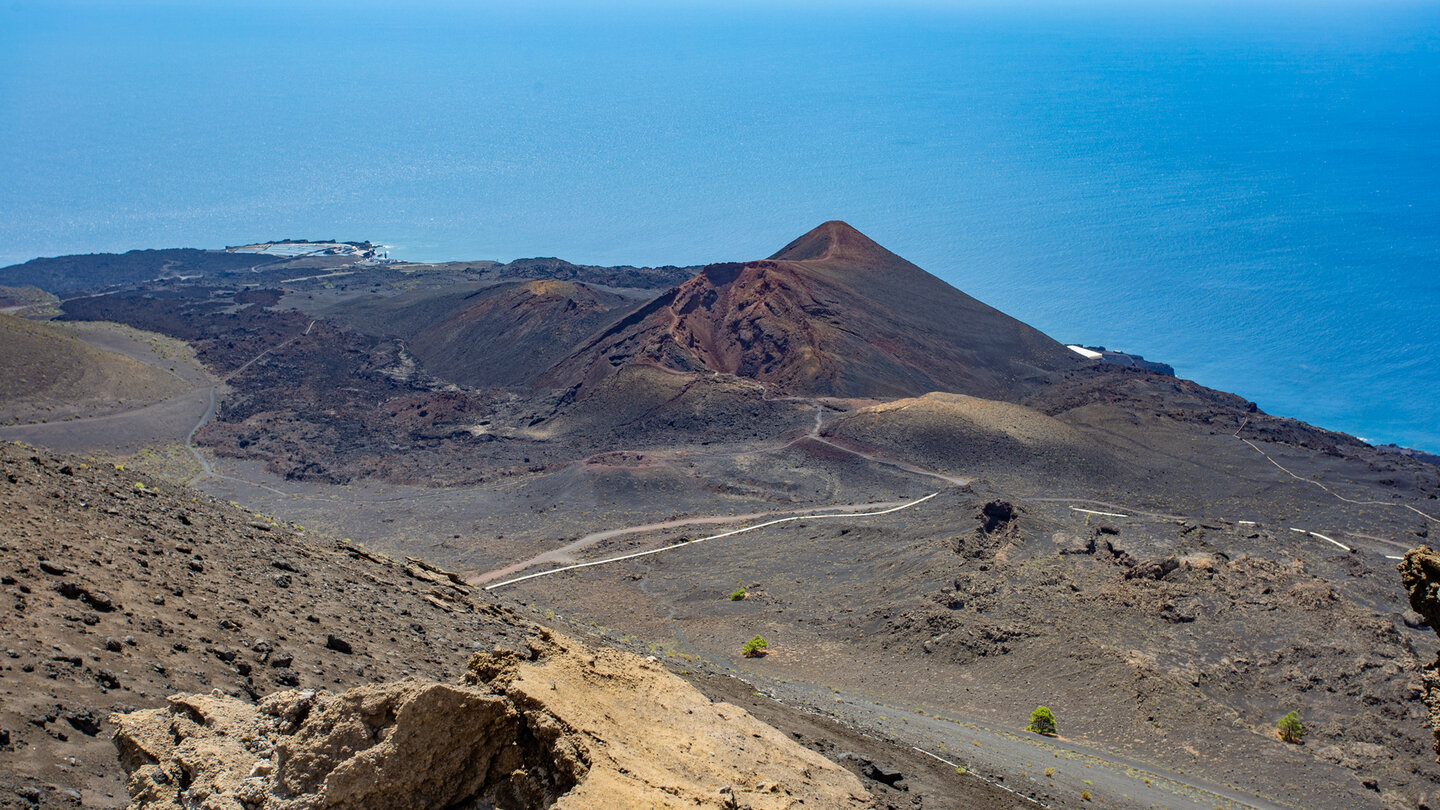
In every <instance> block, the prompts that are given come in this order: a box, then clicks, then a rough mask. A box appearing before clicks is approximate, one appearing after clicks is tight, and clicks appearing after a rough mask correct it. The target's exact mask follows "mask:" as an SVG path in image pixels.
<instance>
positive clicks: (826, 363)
mask: <svg viewBox="0 0 1440 810" xmlns="http://www.w3.org/2000/svg"><path fill="white" fill-rule="evenodd" d="M635 362H648V363H654V364H657V365H660V366H663V367H665V368H669V369H672V370H675V371H682V372H692V371H709V372H722V373H729V374H736V375H739V376H743V377H749V378H752V379H755V380H758V381H761V382H764V383H767V384H773V385H775V386H776V387H777V388H779V389H781V390H784V391H786V392H790V393H797V394H810V395H823V396H846V397H885V396H914V395H917V394H923V393H926V392H929V391H950V392H955V393H965V394H971V395H974V396H983V397H987V398H991V399H1006V400H1014V399H1017V398H1019V397H1020V396H1021V395H1023V393H1024V392H1026V391H1028V390H1030V389H1032V388H1034V387H1035V386H1036V385H1038V384H1039V383H1041V382H1042V381H1044V380H1045V379H1046V378H1047V376H1048V375H1049V374H1051V373H1052V372H1055V371H1059V370H1064V369H1070V368H1075V367H1077V366H1078V365H1080V364H1081V362H1082V361H1081V360H1080V359H1079V358H1078V357H1077V356H1076V355H1075V354H1074V353H1073V352H1071V351H1069V350H1068V349H1066V348H1065V347H1064V346H1062V345H1061V344H1059V343H1057V342H1056V341H1054V340H1052V339H1050V338H1048V337H1046V336H1045V335H1044V334H1042V333H1040V332H1039V331H1037V330H1035V329H1033V328H1031V327H1029V326H1026V325H1025V324H1023V323H1021V322H1019V321H1017V320H1015V319H1014V318H1011V317H1009V316H1008V315H1005V314H1004V313H1001V312H999V311H998V310H995V309H993V308H991V307H988V306H986V305H985V304H982V303H980V302H979V301H976V300H975V299H974V298H971V297H970V296H968V295H965V294H964V293H962V292H960V291H959V290H957V289H955V288H954V287H951V286H950V285H948V284H946V283H945V282H943V281H941V280H940V279H938V278H936V277H934V276H932V275H930V274H929V273H926V272H925V271H924V270H921V269H920V268H919V267H916V266H915V265H913V264H911V263H910V262H907V261H905V260H904V259H902V258H900V257H899V256H896V255H895V254H893V253H890V252H889V251H887V250H885V249H884V248H882V247H880V246H879V245H878V244H876V243H875V242H873V241H871V240H870V239H869V238H867V237H866V236H864V235H863V234H861V233H860V232H859V231H856V230H855V229H854V228H852V227H850V226H849V225H846V224H845V223H843V222H827V223H825V224H823V225H821V226H820V227H818V228H816V229H814V230H813V231H811V232H809V233H807V234H805V235H804V236H802V237H800V238H799V239H797V240H795V241H794V242H792V243H790V244H789V245H787V246H786V247H785V248H783V249H782V250H780V252H778V253H776V254H775V255H774V256H771V257H770V258H769V259H766V260H763V261H757V262H749V263H745V264H717V265H711V266H709V267H707V268H705V270H704V271H703V272H701V273H700V274H699V275H697V276H695V277H694V278H691V279H690V280H688V281H686V282H685V283H684V284H681V285H680V286H679V287H677V288H675V289H673V290H671V291H669V292H667V293H665V294H664V295H662V296H660V297H659V298H656V299H655V300H653V301H651V302H650V303H649V304H647V305H646V306H645V307H644V308H642V309H640V310H638V311H636V312H635V313H633V314H631V315H629V316H627V317H626V318H624V319H622V320H620V321H618V322H616V323H615V324H614V325H613V326H611V327H610V328H609V329H607V330H606V331H605V332H604V333H602V334H600V335H599V336H597V337H596V338H595V339H594V340H593V341H591V342H590V343H589V344H587V345H585V346H583V347H582V348H581V349H580V350H579V351H577V352H575V354H573V355H572V356H571V357H569V358H567V359H566V360H565V361H563V362H562V363H560V364H558V365H557V366H556V367H555V368H554V369H552V370H551V372H550V373H549V374H548V375H547V377H546V381H547V382H550V383H553V384H555V385H559V386H578V385H580V384H581V383H583V382H587V381H588V382H594V381H595V380H596V378H597V375H599V376H603V375H605V374H608V373H609V372H608V371H607V369H608V368H614V367H618V366H620V365H623V364H627V363H635Z"/></svg>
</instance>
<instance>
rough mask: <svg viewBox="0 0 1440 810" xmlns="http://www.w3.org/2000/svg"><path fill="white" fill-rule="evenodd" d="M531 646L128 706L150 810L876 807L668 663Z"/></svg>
mask: <svg viewBox="0 0 1440 810" xmlns="http://www.w3.org/2000/svg"><path fill="white" fill-rule="evenodd" d="M528 646H529V652H528V655H527V654H522V653H517V652H513V651H508V652H496V653H492V654H477V655H476V656H474V657H473V658H472V660H471V664H470V671H469V674H468V675H467V676H466V678H465V683H463V684H459V685H449V684H442V683H436V682H433V681H419V680H406V681H400V682H398V683H391V684H384V685H375V686H362V687H357V688H355V689H351V690H349V691H346V692H343V693H341V694H338V695H332V694H329V693H327V692H315V691H308V690H307V691H289V692H281V693H277V694H275V695H272V696H270V697H269V698H266V699H265V700H264V701H262V702H261V703H260V704H259V705H258V706H255V705H251V704H249V703H246V702H244V701H242V700H239V699H236V698H230V697H226V696H224V695H222V694H220V693H218V692H217V693H212V694H211V695H177V696H175V697H172V698H170V703H169V706H167V707H166V708H163V709H152V710H148V711H140V712H134V713H131V714H127V715H120V716H116V717H114V718H113V719H114V721H115V722H116V723H117V724H118V726H119V731H118V732H117V733H116V736H115V744H116V747H117V748H118V749H119V752H120V760H121V764H122V765H123V766H124V768H125V770H126V771H127V772H128V773H129V774H130V782H129V790H130V794H131V797H132V800H133V802H134V805H133V806H136V807H147V808H151V807H153V808H174V809H175V810H179V808H190V807H205V808H210V809H212V810H232V809H233V810H322V808H323V809H324V810H371V809H372V808H374V810H380V809H381V808H392V807H413V808H435V810H439V809H440V808H446V807H452V806H470V805H475V806H481V807H485V806H492V805H493V806H498V807H506V808H517V810H525V809H527V808H545V807H556V808H601V807H634V808H680V807H686V808H695V807H701V808H706V807H708V808H723V807H733V806H737V804H736V803H738V806H748V807H751V808H754V810H768V809H769V808H774V809H775V810H779V809H780V808H791V807H795V806H805V807H827V808H846V807H850V808H863V807H870V806H872V800H871V798H870V796H869V794H868V793H866V792H865V790H864V788H863V787H862V786H861V784H860V782H859V780H857V779H856V778H855V777H854V776H853V775H852V774H851V773H850V772H848V771H846V770H844V769H843V768H841V767H839V766H838V765H835V764H834V763H832V762H830V761H828V760H826V759H824V758H823V757H821V756H820V755H818V754H816V753H813V752H811V751H809V750H807V749H805V748H802V747H801V746H799V745H798V744H796V743H795V742H793V741H791V740H790V739H789V738H788V737H786V736H785V735H783V734H782V733H780V732H779V731H776V730H775V729H773V728H771V727H769V726H767V725H764V724H763V723H760V722H759V721H758V720H756V719H754V718H753V717H751V716H750V715H749V714H748V713H747V712H745V711H744V710H742V709H739V708H737V707H735V706H731V705H729V704H725V703H712V702H711V701H710V700H708V699H707V698H705V697H704V696H703V695H701V694H700V693H699V692H698V691H696V690H695V689H694V688H693V687H691V686H690V685H689V684H687V683H685V682H684V681H682V680H680V679H679V678H676V677H675V676H673V675H671V674H670V673H668V672H666V671H665V670H664V669H663V668H661V667H660V666H659V665H658V664H656V663H653V662H649V661H646V660H643V659H641V658H639V657H637V656H634V655H630V654H627V653H622V652H618V651H613V650H603V651H595V650H591V649H589V648H588V647H585V646H584V645H582V644H580V643H578V642H575V641H572V640H570V639H567V638H564V637H563V636H559V635H555V634H551V633H542V634H541V635H539V636H537V637H534V638H532V639H530V640H529V642H528ZM727 786H728V787H729V789H730V792H729V793H722V792H721V789H722V788H725V787H727Z"/></svg>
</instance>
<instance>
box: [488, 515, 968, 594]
mask: <svg viewBox="0 0 1440 810" xmlns="http://www.w3.org/2000/svg"><path fill="white" fill-rule="evenodd" d="M939 494H940V493H939V492H932V493H930V494H929V495H926V496H924V497H923V498H916V499H915V500H913V501H904V502H901V503H898V504H895V505H891V506H889V507H888V508H885V509H879V510H876V511H869V512H834V513H830V512H821V513H816V512H809V510H805V511H807V512H809V513H808V514H803V515H793V516H791V517H783V518H776V519H775V520H769V521H766V522H764V523H757V524H755V525H754V526H746V527H744V528H743V529H734V530H731V531H728V532H722V533H720V534H712V535H710V536H709V537H698V538H696V539H694V540H686V541H685V542H683V543H672V544H671V545H668V546H661V547H660V548H652V549H649V550H647V551H636V552H632V553H630V554H622V555H620V556H618V557H607V558H605V559H603V560H593V561H591V562H583V563H576V564H574V565H567V566H564V567H561V568H551V569H550V570H548V571H540V572H537V573H534V574H527V575H525V576H523V577H515V578H514V579H507V580H505V581H504V582H497V583H495V584H494V585H487V586H485V590H487V591H489V590H494V589H495V588H501V587H504V586H506V585H514V584H515V583H517V582H524V581H525V580H527V579H535V578H537V577H544V576H549V575H550V574H558V573H560V572H561V571H573V570H575V569H577V568H591V567H593V566H597V565H608V564H610V563H617V562H620V561H622V560H633V559H635V558H637V557H648V556H650V555H652V554H659V553H660V552H662V551H672V550H674V549H677V548H683V547H685V546H693V545H695V544H697V543H704V542H705V541H707V540H719V539H721V538H725V537H733V536H734V535H737V534H744V533H746V532H753V531H755V530H756V529H763V528H765V527H767V526H774V525H776V524H778V523H789V522H791V521H794V520H824V519H827V518H866V517H878V516H880V515H888V514H890V513H892V512H899V511H900V510H902V509H909V508H911V507H913V506H919V505H920V504H922V503H924V502H926V501H928V500H930V499H931V498H933V497H935V496H936V495H939ZM892 503H893V502H892ZM871 505H872V506H882V505H883V504H871ZM813 508H814V507H811V509H813ZM822 508H824V509H843V508H848V507H843V506H840V507H836V506H831V507H822ZM705 520H713V519H711V518H690V519H689V522H692V523H693V522H699V521H705ZM615 531H617V532H620V533H624V532H625V530H623V529H620V530H615ZM612 536H613V535H612ZM577 542H578V541H577ZM542 556H543V555H542ZM526 567H528V566H526ZM492 573H493V572H492ZM481 576H487V577H488V576H489V575H488V574H482V575H481ZM467 581H469V582H470V583H471V584H480V583H479V582H478V581H476V580H467Z"/></svg>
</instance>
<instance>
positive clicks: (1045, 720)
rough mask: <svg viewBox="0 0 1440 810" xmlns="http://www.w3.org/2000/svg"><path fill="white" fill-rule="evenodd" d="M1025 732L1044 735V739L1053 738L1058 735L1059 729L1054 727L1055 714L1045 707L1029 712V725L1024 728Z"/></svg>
mask: <svg viewBox="0 0 1440 810" xmlns="http://www.w3.org/2000/svg"><path fill="white" fill-rule="evenodd" d="M1025 730H1026V731H1033V732H1035V733H1036V734H1044V735H1045V736H1046V737H1054V736H1055V735H1056V734H1059V733H1060V727H1059V726H1057V725H1055V713H1054V712H1052V711H1050V709H1048V708H1047V707H1045V706H1036V707H1035V711H1033V712H1030V725H1028V726H1026V727H1025Z"/></svg>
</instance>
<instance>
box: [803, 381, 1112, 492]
mask: <svg viewBox="0 0 1440 810" xmlns="http://www.w3.org/2000/svg"><path fill="white" fill-rule="evenodd" d="M821 435H822V436H824V437H825V438H828V439H831V440H834V441H840V442H843V443H846V444H847V445H849V446H857V447H870V448H877V449H880V450H881V451H883V452H884V453H885V454H886V455H887V456H888V457H892V458H897V459H906V460H908V461H911V462H913V463H916V464H920V465H921V466H924V467H927V468H929V469H934V470H938V471H941V472H946V473H951V474H959V473H968V474H971V475H976V474H982V475H985V476H987V477H990V478H994V477H996V476H1032V477H1033V476H1037V475H1038V476H1043V477H1046V478H1060V479H1065V480H1071V479H1083V478H1085V477H1093V478H1103V479H1113V478H1115V477H1116V475H1117V470H1118V469H1119V468H1120V467H1121V466H1122V465H1121V462H1120V461H1119V459H1118V458H1116V457H1115V455H1114V454H1113V453H1111V452H1110V451H1109V450H1108V448H1106V447H1104V446H1103V445H1101V444H1100V443H1099V442H1097V441H1096V440H1095V439H1093V438H1092V437H1090V436H1089V435H1087V434H1085V433H1084V432H1082V431H1080V430H1077V429H1076V428H1074V427H1071V426H1070V425H1067V424H1065V423H1064V422H1061V421H1059V420H1057V419H1054V418H1051V417H1049V416H1046V415H1044V414H1042V413H1039V412H1038V411H1034V410H1031V409H1030V408H1027V407H1025V406H1023V405H1015V404H1012V403H1008V402H997V401H995V400H988V399H978V398H976V397H969V396H965V395H964V394H942V393H933V394H926V395H925V396H923V397H914V398H908V399H897V400H893V401H890V402H885V403H881V404H879V405H874V406H871V407H868V408H861V409H859V410H857V411H853V412H851V413H848V414H845V415H843V416H840V417H838V418H836V419H835V420H833V421H831V422H830V423H828V424H826V425H825V428H824V431H823V433H822V434H821Z"/></svg>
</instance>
